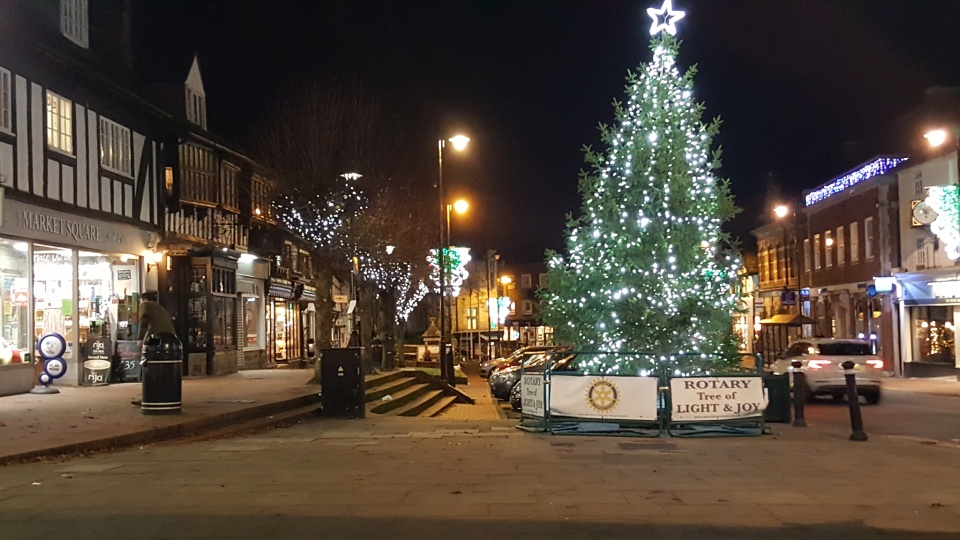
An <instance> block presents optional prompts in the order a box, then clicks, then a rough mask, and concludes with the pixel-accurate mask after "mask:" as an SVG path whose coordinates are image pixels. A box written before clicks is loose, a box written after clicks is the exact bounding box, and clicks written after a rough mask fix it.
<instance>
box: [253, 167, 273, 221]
mask: <svg viewBox="0 0 960 540" xmlns="http://www.w3.org/2000/svg"><path fill="white" fill-rule="evenodd" d="M252 184H253V186H252V188H251V200H250V203H251V205H252V208H251V209H250V211H251V212H252V213H253V216H254V217H255V218H256V219H262V220H264V221H270V222H272V221H273V205H272V204H271V203H270V201H271V200H272V195H271V193H272V191H273V190H272V189H271V184H270V182H268V181H267V180H266V179H265V178H263V177H262V176H260V175H258V174H255V175H253V179H252Z"/></svg>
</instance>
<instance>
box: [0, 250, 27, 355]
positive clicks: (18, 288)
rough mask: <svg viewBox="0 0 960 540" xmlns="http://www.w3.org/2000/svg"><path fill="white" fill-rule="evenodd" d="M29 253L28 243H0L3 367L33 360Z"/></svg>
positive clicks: (0, 338)
mask: <svg viewBox="0 0 960 540" xmlns="http://www.w3.org/2000/svg"><path fill="white" fill-rule="evenodd" d="M28 250H29V246H28V245H27V243H26V242H19V241H14V240H5V239H0V322H2V326H0V364H11V363H20V362H26V361H28V360H29V359H31V358H34V357H33V356H32V355H31V353H30V350H31V349H30V347H31V345H30V344H31V333H32V332H33V326H34V320H33V317H32V316H31V314H30V282H29V279H30V260H29V258H28Z"/></svg>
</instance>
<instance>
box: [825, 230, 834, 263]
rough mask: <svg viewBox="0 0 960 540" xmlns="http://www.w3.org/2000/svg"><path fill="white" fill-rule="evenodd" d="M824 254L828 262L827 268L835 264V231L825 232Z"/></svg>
mask: <svg viewBox="0 0 960 540" xmlns="http://www.w3.org/2000/svg"><path fill="white" fill-rule="evenodd" d="M823 255H824V259H826V262H827V268H830V267H831V266H833V232H832V231H826V232H824V233H823Z"/></svg>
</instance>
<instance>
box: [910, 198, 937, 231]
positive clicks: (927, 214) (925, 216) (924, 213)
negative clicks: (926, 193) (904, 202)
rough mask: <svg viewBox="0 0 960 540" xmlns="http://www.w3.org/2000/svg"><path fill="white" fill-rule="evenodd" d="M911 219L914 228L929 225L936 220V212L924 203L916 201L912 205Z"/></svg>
mask: <svg viewBox="0 0 960 540" xmlns="http://www.w3.org/2000/svg"><path fill="white" fill-rule="evenodd" d="M913 219H914V221H916V226H920V225H929V224H931V223H933V222H934V221H935V220H936V219H937V211H936V210H934V209H933V208H931V207H930V205H929V204H927V203H925V202H924V201H916V204H914V205H913Z"/></svg>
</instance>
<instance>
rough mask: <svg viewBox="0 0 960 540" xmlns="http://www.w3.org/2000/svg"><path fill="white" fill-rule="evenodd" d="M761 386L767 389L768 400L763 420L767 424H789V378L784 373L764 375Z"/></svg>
mask: <svg viewBox="0 0 960 540" xmlns="http://www.w3.org/2000/svg"><path fill="white" fill-rule="evenodd" d="M763 386H764V388H766V389H767V400H768V403H767V408H766V409H764V411H763V419H764V420H766V421H767V422H790V376H789V375H788V374H786V373H784V374H782V375H774V374H773V373H764V374H763Z"/></svg>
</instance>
